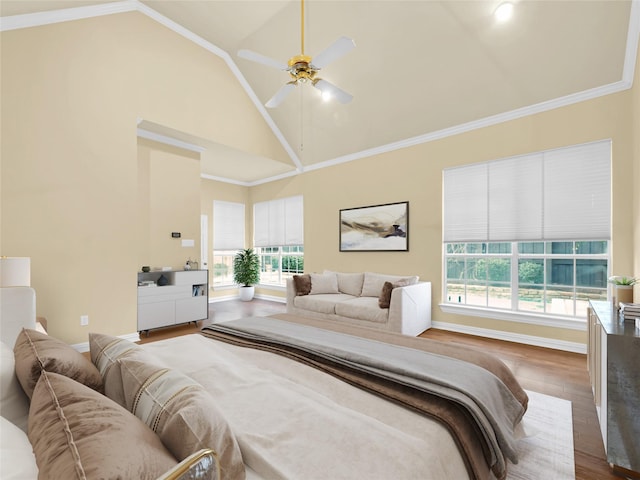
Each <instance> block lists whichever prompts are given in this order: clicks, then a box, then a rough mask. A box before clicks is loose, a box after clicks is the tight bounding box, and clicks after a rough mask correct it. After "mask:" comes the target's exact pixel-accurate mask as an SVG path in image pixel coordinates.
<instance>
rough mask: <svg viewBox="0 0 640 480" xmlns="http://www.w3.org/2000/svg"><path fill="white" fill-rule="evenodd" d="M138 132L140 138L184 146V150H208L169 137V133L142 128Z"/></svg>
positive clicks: (200, 151)
mask: <svg viewBox="0 0 640 480" xmlns="http://www.w3.org/2000/svg"><path fill="white" fill-rule="evenodd" d="M136 133H137V135H138V137H140V138H146V139H147V140H153V141H155V142H159V143H164V144H166V145H171V146H174V147H178V148H182V149H183V150H189V151H191V152H197V153H202V152H205V151H206V150H207V149H206V148H204V147H201V146H200V145H196V144H193V143H189V142H184V141H182V140H178V139H177V138H173V137H169V136H167V135H161V134H159V133H155V132H150V131H149V130H144V129H142V128H138V129H137V131H136Z"/></svg>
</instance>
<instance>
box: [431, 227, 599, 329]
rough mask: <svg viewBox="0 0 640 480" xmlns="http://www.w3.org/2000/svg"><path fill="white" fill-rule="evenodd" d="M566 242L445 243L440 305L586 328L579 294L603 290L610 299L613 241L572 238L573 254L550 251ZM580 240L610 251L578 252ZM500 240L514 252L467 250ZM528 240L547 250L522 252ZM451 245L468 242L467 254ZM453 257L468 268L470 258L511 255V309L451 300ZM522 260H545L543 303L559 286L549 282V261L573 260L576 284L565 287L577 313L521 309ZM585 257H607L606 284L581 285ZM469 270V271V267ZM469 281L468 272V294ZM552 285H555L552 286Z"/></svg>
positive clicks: (469, 312) (495, 316)
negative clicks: (580, 266) (580, 268)
mask: <svg viewBox="0 0 640 480" xmlns="http://www.w3.org/2000/svg"><path fill="white" fill-rule="evenodd" d="M562 242H567V240H561V241H558V242H550V241H535V242H523V241H521V242H466V243H465V242H449V243H443V255H442V258H443V268H442V279H443V281H442V285H443V288H442V298H441V303H440V308H441V310H442V311H444V312H445V313H455V314H464V315H470V316H479V317H485V318H493V319H498V320H508V321H515V322H519V323H530V324H535V325H545V326H554V327H562V328H568V329H577V330H584V327H585V325H586V317H587V316H586V313H584V314H583V313H582V312H581V310H580V308H581V306H582V304H580V305H578V303H577V302H578V301H579V298H578V296H579V294H581V293H582V292H583V291H586V290H588V289H589V290H601V292H602V293H603V294H604V297H602V298H599V299H603V298H609V289H608V288H607V283H606V279H607V278H608V277H609V275H610V269H611V253H610V252H611V241H610V240H604V239H603V240H592V239H589V240H584V241H581V240H574V241H572V243H573V248H572V252H571V253H566V252H564V253H552V252H549V251H547V250H548V249H549V248H550V246H551V245H552V244H554V243H562ZM580 242H605V245H606V253H589V254H585V253H578V252H576V248H577V244H578V243H580ZM500 243H508V244H510V245H511V251H510V253H508V254H507V253H482V252H480V253H478V252H467V247H466V245H469V244H472V245H482V244H485V245H489V244H500ZM526 243H539V244H543V245H544V250H543V252H542V253H522V252H521V251H520V249H519V248H518V247H519V246H520V245H522V244H526ZM450 245H464V246H465V250H464V253H459V252H457V253H452V252H450V249H449V246H450ZM452 258H461V259H464V260H465V262H464V267H465V269H466V267H467V260H468V259H478V258H483V259H489V258H509V261H510V265H509V270H510V280H509V285H510V289H511V292H510V295H509V296H510V307H509V308H499V307H496V306H489V301H488V300H487V301H486V302H485V304H484V305H477V304H476V305H474V304H469V303H466V302H467V298H465V299H464V301H462V302H460V303H458V302H455V299H450V298H449V295H450V293H449V278H448V265H449V263H448V260H450V259H452ZM522 259H535V260H542V262H543V283H542V284H540V285H541V288H542V289H543V292H544V294H543V297H542V298H543V302H544V301H546V298H547V297H546V292H547V291H551V292H553V291H555V290H556V289H555V288H553V286H554V284H553V283H552V282H551V281H549V280H548V279H547V266H548V262H549V263H550V262H551V261H553V260H567V259H570V260H571V261H572V263H573V278H572V285H565V287H570V288H571V290H572V293H571V300H572V304H573V314H572V315H566V314H565V315H563V314H558V313H553V312H548V311H544V312H536V311H532V310H525V309H521V308H519V305H518V303H519V294H520V290H519V289H520V288H521V282H520V279H519V262H520V261H521V260H522ZM581 260H598V261H602V260H604V261H605V262H606V275H605V277H604V279H603V281H602V280H601V283H603V285H602V286H594V287H589V286H585V285H579V279H578V275H576V272H577V265H578V263H579V261H581ZM465 271H466V270H465ZM490 283H491V281H490V279H489V278H488V277H487V278H486V281H485V285H487V288H488V286H489V284H490ZM468 284H469V280H468V279H467V278H466V274H465V278H464V281H463V287H464V292H465V295H466V292H467V287H468ZM550 287H551V288H550ZM513 292H517V294H516V295H514V294H513ZM488 298H489V296H488V294H487V299H488ZM543 305H545V310H546V303H543Z"/></svg>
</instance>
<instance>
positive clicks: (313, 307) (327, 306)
mask: <svg viewBox="0 0 640 480" xmlns="http://www.w3.org/2000/svg"><path fill="white" fill-rule="evenodd" d="M353 298H355V297H353V296H352V295H346V294H344V293H334V294H329V293H327V294H324V295H305V296H303V297H295V298H294V299H293V306H294V307H297V308H301V309H304V310H310V311H312V312H318V313H328V314H330V315H333V314H335V313H336V308H335V306H336V304H337V303H342V302H344V301H347V300H351V299H353Z"/></svg>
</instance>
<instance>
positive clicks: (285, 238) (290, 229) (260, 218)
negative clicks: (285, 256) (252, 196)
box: [253, 195, 304, 247]
mask: <svg viewBox="0 0 640 480" xmlns="http://www.w3.org/2000/svg"><path fill="white" fill-rule="evenodd" d="M253 225H254V228H253V244H254V246H256V247H272V246H285V245H302V244H303V243H304V210H303V201H302V196H301V195H298V196H295V197H287V198H281V199H278V200H270V201H268V202H258V203H256V204H255V205H254V206H253Z"/></svg>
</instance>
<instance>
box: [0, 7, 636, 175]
mask: <svg viewBox="0 0 640 480" xmlns="http://www.w3.org/2000/svg"><path fill="white" fill-rule="evenodd" d="M500 3H501V0H473V1H464V0H444V1H435V0H425V1H421V0H411V1H399V0H387V1H383V0H372V1H365V0H355V1H348V0H340V1H329V0H307V1H306V2H305V23H304V29H305V52H304V53H305V54H307V55H310V56H311V57H313V56H314V55H317V54H318V53H320V52H321V51H323V50H324V49H325V48H326V47H328V46H329V45H330V44H331V43H333V42H334V41H335V40H336V39H337V38H338V37H340V36H347V37H350V38H352V39H353V40H354V41H355V43H356V48H355V49H353V50H352V51H351V52H349V53H347V54H346V55H344V56H343V57H341V58H339V59H338V60H336V61H335V62H333V63H331V64H329V65H327V67H326V68H324V69H322V70H321V71H320V75H321V76H322V78H324V79H326V80H328V81H329V82H331V83H333V84H334V85H336V86H338V87H340V88H341V89H343V90H345V91H347V92H349V93H350V94H352V95H353V97H354V98H353V101H351V102H350V103H348V104H346V105H343V104H340V103H338V102H335V101H329V102H324V101H323V100H322V98H321V96H320V94H319V92H318V90H316V89H314V88H313V87H311V86H310V85H302V86H298V87H296V88H295V90H294V91H293V92H292V93H291V94H290V95H289V96H288V97H287V98H286V99H285V100H284V101H283V102H282V103H281V104H280V105H279V106H278V107H277V108H273V109H267V108H265V107H264V106H263V105H264V103H266V102H267V100H269V98H271V96H272V95H273V94H274V93H275V92H276V91H277V90H278V89H279V88H280V87H281V86H282V85H284V84H285V83H286V82H287V81H288V80H289V75H288V74H287V73H286V72H284V71H278V70H277V69H275V68H270V67H268V66H265V65H262V64H258V63H255V62H251V61H248V60H245V59H243V58H240V57H238V56H237V52H238V50H240V49H248V50H252V51H254V52H257V53H259V54H262V55H264V56H266V57H269V58H271V59H274V60H277V61H279V62H282V63H286V62H287V60H288V59H289V58H290V57H292V56H294V55H298V54H300V53H302V52H301V38H300V37H301V2H300V1H298V0H289V1H267V0H255V1H249V0H235V1H220V0H209V1H206V0H203V1H195V0H191V1H181V0H141V1H137V0H125V1H124V2H104V1H102V2H101V1H82V0H76V1H63V0H61V1H59V0H47V1H31V0H3V1H2V2H1V3H0V14H1V15H2V17H3V23H6V22H7V21H9V20H16V19H24V18H27V17H14V16H22V15H28V16H31V17H33V15H34V14H37V13H38V12H52V11H54V12H55V11H59V10H61V9H69V8H73V9H76V10H73V11H68V12H69V14H70V15H73V12H76V13H78V14H79V13H80V12H91V11H93V10H92V9H96V8H105V7H104V5H105V4H109V5H110V6H111V7H112V8H114V9H120V10H122V11H127V10H139V11H141V12H142V13H145V14H147V15H149V16H151V17H152V18H155V19H157V20H158V21H161V22H162V23H164V24H165V25H167V26H169V27H170V28H173V29H175V30H176V31H178V32H179V33H181V34H183V35H185V36H187V37H188V38H192V39H193V40H194V41H196V42H201V43H203V44H206V45H208V46H210V50H211V51H212V52H214V53H217V54H219V55H221V56H223V58H225V59H226V61H227V63H228V64H229V65H230V67H231V69H232V71H233V72H234V73H235V74H236V76H237V77H238V80H239V81H240V82H241V83H242V84H243V85H245V88H246V89H247V92H248V93H249V95H250V96H251V97H252V98H253V99H254V101H255V104H256V108H258V109H259V110H260V111H261V112H262V115H263V116H264V118H265V120H266V121H267V122H268V123H269V125H270V126H271V128H272V129H273V131H274V134H275V135H276V136H278V137H279V138H280V140H281V142H282V143H283V145H284V147H285V149H286V150H287V152H288V153H289V156H290V164H289V165H283V164H282V162H275V161H271V160H270V159H267V158H261V157H255V156H253V155H251V154H249V153H247V152H243V151H241V150H239V149H238V148H230V147H229V146H225V145H219V144H215V143H213V142H211V141H209V140H208V139H206V138H205V139H203V138H196V137H193V136H192V135H191V134H190V132H176V131H172V130H171V129H169V128H167V127H166V126H161V125H155V124H152V123H150V122H147V123H146V124H143V125H141V132H142V133H141V134H142V135H143V136H144V135H147V136H148V137H154V136H155V137H157V138H164V139H175V140H177V141H178V142H181V143H182V144H184V145H195V146H197V147H198V148H199V149H200V151H201V152H202V153H201V156H202V160H203V161H202V173H203V175H204V176H206V177H210V178H217V179H226V180H229V181H232V182H236V183H241V184H246V185H252V184H256V183H261V182H263V181H265V180H269V179H272V178H279V177H282V176H286V175H292V174H296V173H300V172H303V171H308V170H311V169H315V168H321V167H323V166H327V165H332V164H335V163H339V162H343V161H349V160H353V159H356V158H361V157H365V156H369V155H371V154H375V153H378V152H383V151H389V150H393V149H395V148H402V147H404V146H409V145H412V144H415V143H420V142H424V141H429V140H431V139H435V138H441V137H444V136H447V135H451V134H455V133H458V132H461V131H465V130H469V129H472V128H477V127H481V126H484V125H490V124H492V123H496V122H500V121H504V120H508V119H511V118H516V117H519V116H523V115H527V114H530V113H535V112H539V111H543V110H545V109H549V108H555V107H557V106H562V105H566V104H570V103H573V102H576V101H581V100H584V99H587V98H593V97H596V96H598V95H603V94H607V93H612V92H615V91H620V90H623V89H626V88H629V87H630V86H631V80H632V78H633V71H634V68H635V60H636V55H637V47H638V36H639V35H638V34H639V31H640V3H639V0H629V1H626V0H616V1H612V0H603V1H600V0H575V1H562V0H555V1H539V0H512V3H513V4H514V11H513V16H512V18H511V19H510V20H509V21H507V22H498V21H497V20H496V19H495V18H494V15H493V13H494V11H495V9H496V8H497V6H498V5H499V4H500ZM185 29H186V30H185ZM221 152H224V155H225V158H230V159H231V158H236V159H237V160H238V161H236V162H227V163H226V164H225V165H221V164H220V162H214V161H208V160H207V159H210V158H212V157H215V156H216V155H220V153H221ZM234 165H238V166H240V167H239V168H237V167H234ZM251 167H253V168H251Z"/></svg>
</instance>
